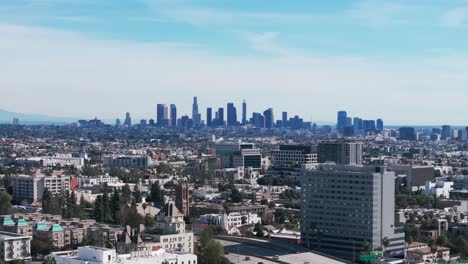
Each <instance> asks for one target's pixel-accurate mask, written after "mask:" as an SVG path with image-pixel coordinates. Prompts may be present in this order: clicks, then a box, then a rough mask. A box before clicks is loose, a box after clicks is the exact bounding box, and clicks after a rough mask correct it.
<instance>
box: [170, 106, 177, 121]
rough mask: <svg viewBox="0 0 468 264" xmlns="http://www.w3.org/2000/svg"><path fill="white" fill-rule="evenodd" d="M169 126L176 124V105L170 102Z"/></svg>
mask: <svg viewBox="0 0 468 264" xmlns="http://www.w3.org/2000/svg"><path fill="white" fill-rule="evenodd" d="M170 125H171V126H177V107H176V105H175V104H171V123H170Z"/></svg>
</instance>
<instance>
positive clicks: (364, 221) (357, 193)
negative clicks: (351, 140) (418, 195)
mask: <svg viewBox="0 0 468 264" xmlns="http://www.w3.org/2000/svg"><path fill="white" fill-rule="evenodd" d="M304 174H305V175H303V177H302V187H301V189H302V191H301V196H302V197H301V198H302V199H301V240H302V244H303V246H305V247H308V248H312V249H314V250H317V251H321V252H324V253H327V254H331V255H333V256H337V257H341V258H344V259H348V260H353V258H357V257H358V256H359V255H360V252H361V250H362V244H363V242H364V241H367V242H368V243H369V244H370V248H372V249H373V248H377V247H381V246H382V240H383V239H384V238H388V239H389V241H390V244H389V245H388V246H387V247H386V248H385V255H386V256H395V257H396V256H403V254H404V248H405V241H404V236H405V234H404V233H403V232H399V233H396V232H395V227H394V226H395V223H394V221H395V217H394V212H395V181H394V177H395V173H394V172H390V171H387V170H386V168H385V167H374V166H364V167H363V166H344V165H333V164H320V165H319V166H318V168H317V169H316V170H312V171H307V172H305V173H304Z"/></svg>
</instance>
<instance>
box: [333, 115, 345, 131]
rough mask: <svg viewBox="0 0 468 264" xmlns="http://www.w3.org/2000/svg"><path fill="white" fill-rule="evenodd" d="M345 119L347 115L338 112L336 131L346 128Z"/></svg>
mask: <svg viewBox="0 0 468 264" xmlns="http://www.w3.org/2000/svg"><path fill="white" fill-rule="evenodd" d="M347 117H348V114H347V113H346V111H339V112H338V119H337V123H336V129H338V130H339V131H342V130H343V128H344V127H345V126H346V119H347Z"/></svg>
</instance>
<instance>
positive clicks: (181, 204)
mask: <svg viewBox="0 0 468 264" xmlns="http://www.w3.org/2000/svg"><path fill="white" fill-rule="evenodd" d="M176 206H177V208H178V209H179V211H180V212H181V213H182V214H183V215H184V216H189V215H190V196H189V188H188V184H187V183H186V182H182V183H180V184H179V185H177V186H176Z"/></svg>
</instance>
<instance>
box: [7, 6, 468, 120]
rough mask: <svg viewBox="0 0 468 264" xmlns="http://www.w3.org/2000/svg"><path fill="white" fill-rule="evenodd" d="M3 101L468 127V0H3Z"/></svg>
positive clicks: (143, 112)
mask: <svg viewBox="0 0 468 264" xmlns="http://www.w3.org/2000/svg"><path fill="white" fill-rule="evenodd" d="M0 94H1V95H0V109H5V110H8V111H12V112H22V113H35V114H47V115H54V116H67V117H77V118H78V117H79V118H94V117H95V116H97V117H99V118H103V119H112V118H117V117H119V118H121V119H122V118H123V117H124V116H125V112H130V113H131V115H132V117H133V118H134V119H140V118H146V119H150V118H155V115H156V113H155V111H156V104H158V103H166V104H171V103H175V104H176V105H177V108H178V112H179V114H185V113H186V114H190V112H191V103H192V97H193V96H198V101H199V109H200V111H201V112H202V114H203V115H202V117H203V118H205V115H204V113H205V109H206V107H213V108H218V107H226V103H227V102H233V103H235V105H236V107H237V110H238V117H239V116H241V115H240V111H241V103H242V100H243V99H245V100H246V102H247V105H248V112H249V116H250V115H251V112H254V111H255V112H263V111H264V110H265V109H267V108H270V107H272V108H273V109H274V114H275V117H276V118H277V119H279V118H280V116H281V112H282V111H287V112H288V113H289V114H290V115H295V114H299V115H300V116H302V117H303V118H304V119H305V120H306V121H315V122H317V121H329V122H335V121H336V112H337V111H338V110H347V111H348V115H349V116H360V117H362V118H365V119H377V118H382V119H384V121H385V123H386V124H392V125H441V124H452V125H468V120H467V113H468V108H467V107H466V106H467V102H468V0H467V1H465V0H463V1H462V0H450V1H447V0H412V1H407V0H401V1H399V0H394V1H381V0H362V1H349V0H339V1H338V0H336V1H310V0H295V1H284V0H243V1H241V0H230V1H227V0H198V1H195V0H185V1H182V0H118V1H109V0H79V1H76V0H0Z"/></svg>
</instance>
